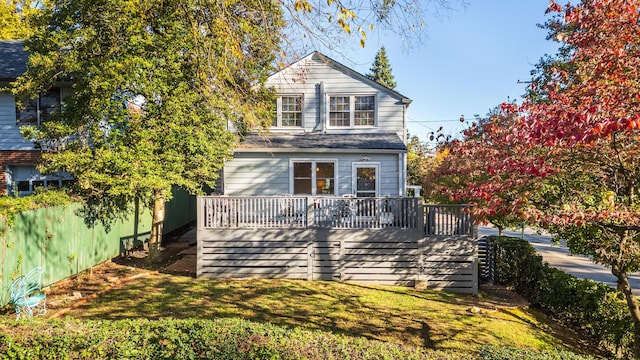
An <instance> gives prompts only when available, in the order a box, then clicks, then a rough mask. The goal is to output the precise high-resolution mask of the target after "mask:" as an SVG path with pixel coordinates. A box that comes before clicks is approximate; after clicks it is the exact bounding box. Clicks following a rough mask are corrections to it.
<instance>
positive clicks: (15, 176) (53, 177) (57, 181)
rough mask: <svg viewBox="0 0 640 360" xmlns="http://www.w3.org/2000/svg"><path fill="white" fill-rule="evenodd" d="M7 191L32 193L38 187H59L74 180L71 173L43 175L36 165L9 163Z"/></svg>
mask: <svg viewBox="0 0 640 360" xmlns="http://www.w3.org/2000/svg"><path fill="white" fill-rule="evenodd" d="M5 174H6V179H7V193H9V194H16V195H19V196H24V195H28V194H31V193H32V192H34V191H35V190H36V188H38V187H41V188H59V187H63V186H70V185H71V184H73V182H74V180H73V177H72V176H71V174H69V173H67V172H64V171H61V172H58V173H55V174H47V175H43V174H41V173H40V172H39V171H38V170H36V168H35V165H27V164H21V165H7V171H6V173H5Z"/></svg>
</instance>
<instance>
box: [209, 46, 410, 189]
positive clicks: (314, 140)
mask: <svg viewBox="0 0 640 360" xmlns="http://www.w3.org/2000/svg"><path fill="white" fill-rule="evenodd" d="M267 84H268V85H270V86H273V87H274V88H275V89H276V92H277V94H278V97H277V100H276V109H277V110H276V113H275V114H274V118H273V121H272V126H271V128H270V129H269V131H267V133H263V134H258V133H250V134H248V135H246V137H245V139H244V141H243V142H241V143H240V145H239V147H238V148H237V149H235V152H234V156H233V159H232V160H230V161H228V162H227V163H226V164H225V168H224V175H223V178H222V186H220V187H221V188H219V189H216V190H217V191H216V192H219V193H222V194H225V195H230V196H276V195H284V194H290V195H314V196H315V195H327V196H344V195H355V196H358V197H385V196H393V197H398V196H404V195H405V191H406V168H407V166H406V153H407V147H406V144H405V140H406V139H405V137H406V113H407V107H408V106H409V104H410V103H411V100H410V99H408V98H407V97H405V96H403V95H401V94H400V93H398V92H396V91H394V90H391V89H388V88H386V87H384V86H382V85H380V84H378V83H377V82H375V81H372V80H370V79H368V78H367V77H366V76H364V75H362V74H359V73H358V72H356V71H354V70H352V69H350V68H348V67H346V66H344V65H342V64H340V63H338V62H336V61H335V60H332V59H330V58H328V57H327V56H325V55H322V54H320V53H318V52H313V53H311V54H309V55H307V56H305V57H304V58H302V59H301V60H299V61H298V62H296V63H294V64H292V65H291V66H289V67H287V68H285V69H283V70H282V71H280V72H278V73H275V74H273V75H272V76H271V77H270V78H269V79H268V83H267Z"/></svg>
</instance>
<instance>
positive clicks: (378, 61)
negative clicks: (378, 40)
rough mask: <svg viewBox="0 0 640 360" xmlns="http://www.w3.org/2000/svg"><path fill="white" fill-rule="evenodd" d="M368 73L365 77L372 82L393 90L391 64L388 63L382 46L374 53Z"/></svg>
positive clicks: (385, 51)
mask: <svg viewBox="0 0 640 360" xmlns="http://www.w3.org/2000/svg"><path fill="white" fill-rule="evenodd" d="M369 71H370V72H369V73H368V74H367V77H368V78H369V79H371V80H373V81H376V82H378V83H379V84H382V85H384V86H386V87H388V88H389V89H395V87H396V85H397V84H396V82H395V80H394V79H393V73H392V71H391V64H390V63H389V58H388V57H387V50H385V48H384V46H383V47H381V48H380V50H378V52H377V53H376V58H375V60H374V61H373V64H372V65H371V69H369Z"/></svg>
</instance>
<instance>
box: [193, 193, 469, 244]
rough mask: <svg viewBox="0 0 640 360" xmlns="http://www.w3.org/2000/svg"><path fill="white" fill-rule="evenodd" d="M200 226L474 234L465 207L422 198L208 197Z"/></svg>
mask: <svg viewBox="0 0 640 360" xmlns="http://www.w3.org/2000/svg"><path fill="white" fill-rule="evenodd" d="M198 211H199V213H198V224H199V226H200V227H201V228H204V229H220V228H299V229H307V228H316V229H318V228H320V229H422V228H423V227H424V231H425V233H426V234H427V235H471V234H472V232H473V221H472V218H471V211H470V208H469V207H468V206H465V205H424V206H423V205H422V203H421V201H420V199H417V198H390V197H384V198H355V197H326V196H317V197H306V196H304V197H303V196H260V197H229V196H205V197H199V198H198Z"/></svg>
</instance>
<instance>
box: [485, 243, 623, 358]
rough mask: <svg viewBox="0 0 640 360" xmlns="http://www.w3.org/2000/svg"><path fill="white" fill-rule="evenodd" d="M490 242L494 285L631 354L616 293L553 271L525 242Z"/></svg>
mask: <svg viewBox="0 0 640 360" xmlns="http://www.w3.org/2000/svg"><path fill="white" fill-rule="evenodd" d="M490 242H491V251H492V252H493V254H495V255H494V282H495V283H496V284H499V285H506V286H510V287H513V288H514V290H515V291H516V292H518V293H519V294H521V295H523V296H524V297H525V298H526V299H527V300H528V301H529V302H530V303H531V305H533V306H536V307H538V308H540V309H542V310H544V311H546V312H548V313H550V314H552V315H553V316H554V317H556V318H557V319H559V320H561V321H563V322H565V323H566V324H568V325H571V326H573V327H576V328H579V329H581V330H582V331H584V332H586V333H587V334H588V335H589V336H590V337H591V338H592V339H593V340H595V342H596V343H598V344H600V345H602V346H603V347H604V348H605V349H607V350H608V351H610V352H612V353H616V354H619V353H623V354H630V353H631V351H632V348H631V346H632V333H633V332H632V328H633V323H632V320H631V316H630V315H629V311H628V309H627V305H626V303H625V301H624V299H623V297H622V295H621V294H620V293H618V292H617V291H616V290H615V289H612V288H610V287H609V286H607V285H605V284H602V283H598V282H595V281H593V280H585V279H577V278H576V277H574V276H572V275H569V274H566V273H565V272H563V271H561V270H558V269H555V268H552V267H549V265H548V264H547V263H543V262H542V257H541V256H538V255H536V252H535V249H534V248H533V246H531V244H529V243H528V242H527V241H525V240H522V239H518V238H511V237H499V236H491V237H490ZM545 359H546V358H545ZM551 359H555V358H551Z"/></svg>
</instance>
